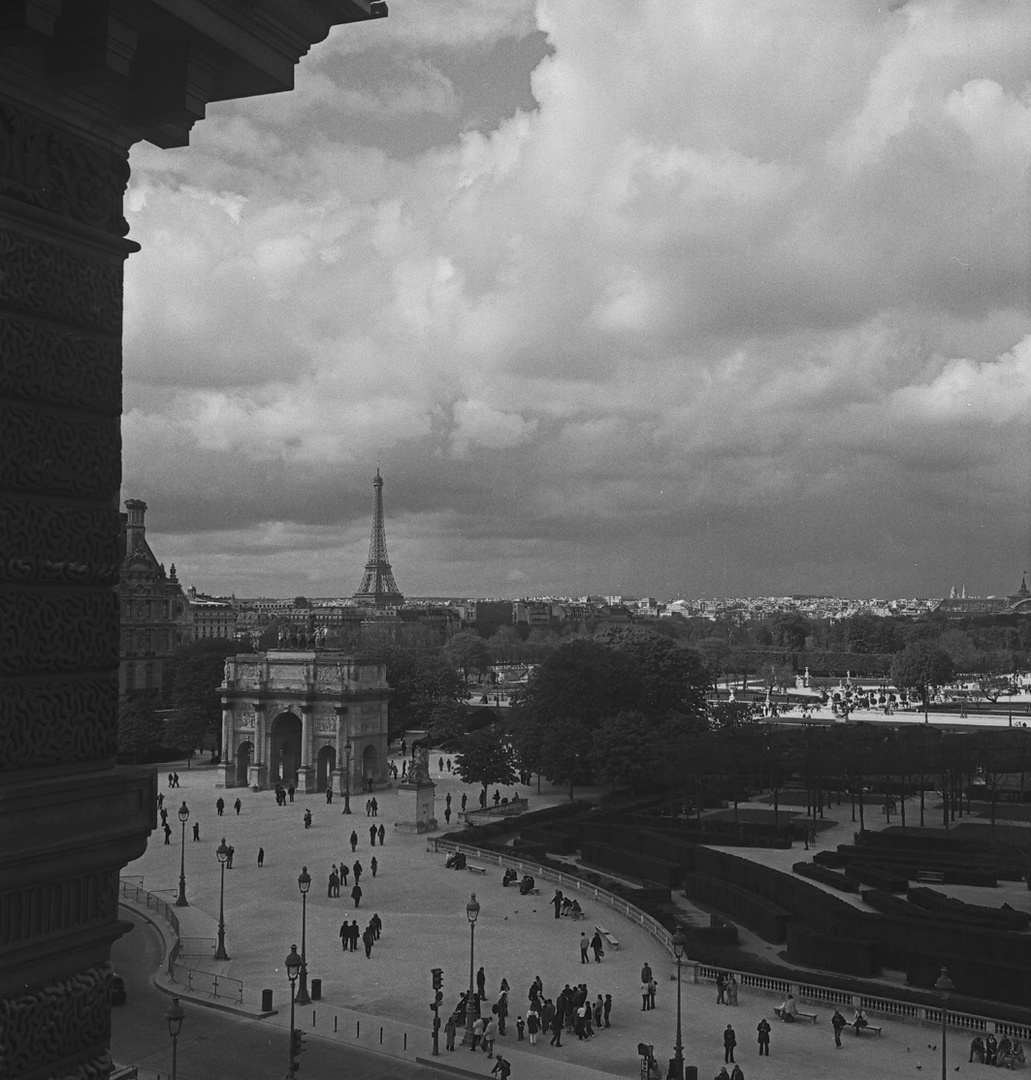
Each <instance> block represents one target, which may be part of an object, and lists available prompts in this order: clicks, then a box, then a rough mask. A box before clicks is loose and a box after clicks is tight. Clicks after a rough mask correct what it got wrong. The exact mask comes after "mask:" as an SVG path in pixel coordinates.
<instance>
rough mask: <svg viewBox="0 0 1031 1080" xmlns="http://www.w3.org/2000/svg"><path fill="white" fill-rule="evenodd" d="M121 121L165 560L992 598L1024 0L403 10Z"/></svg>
mask: <svg viewBox="0 0 1031 1080" xmlns="http://www.w3.org/2000/svg"><path fill="white" fill-rule="evenodd" d="M390 7H391V11H390V17H389V19H387V20H385V21H381V22H377V23H366V24H364V25H361V24H360V25H358V26H354V27H342V28H339V29H338V30H336V31H334V32H333V33H332V34H331V35H330V37H329V38H328V39H327V40H326V41H325V42H323V43H321V44H320V45H317V46H316V47H315V48H314V49H313V50H312V52H311V53H310V54H309V56H308V57H306V58H305V59H304V60H303V61H302V63H301V65H300V68H299V70H298V73H297V88H296V90H295V92H293V93H291V94H283V95H276V96H272V97H268V98H261V99H253V100H249V101H242V102H233V103H227V104H223V105H216V106H212V107H210V108H209V110H208V118H207V119H206V120H205V121H203V122H202V123H200V124H198V125H197V127H196V128H195V130H194V134H193V139H192V145H191V147H190V148H189V149H186V150H180V151H171V152H168V151H159V150H156V149H154V148H153V147H149V146H146V145H141V146H138V147H137V148H135V149H134V151H133V154H132V158H131V163H132V166H133V179H132V182H131V185H130V190H129V194H128V199H127V202H128V212H127V217H128V220H129V222H130V225H131V228H132V232H131V235H132V237H133V238H134V239H136V240H137V241H139V242H140V243H141V244H142V245H143V251H142V252H141V253H140V254H138V255H136V256H134V257H133V258H132V259H131V260H130V262H129V265H128V269H127V273H126V312H125V327H126V330H125V373H126V409H125V417H124V422H123V433H124V444H125V449H124V488H123V497H129V496H134V497H139V498H144V499H146V500H147V502H148V503H149V506H150V509H149V512H148V519H147V520H148V536H149V538H150V540H151V543H152V546H153V547H154V549H155V552H156V553H157V555H158V557H159V558H160V559H162V560H163V561H165V562H166V563H169V562H173V561H174V562H175V563H176V564H177V566H178V569H179V575H180V579H181V580H183V581H184V583H186V584H195V585H196V586H197V587H198V588H200V589H202V590H207V591H213V592H236V594H237V595H240V596H244V595H254V594H259V593H262V594H268V595H294V594H296V593H306V594H312V595H348V594H350V593H351V592H353V591H354V590H355V589H356V588H357V586H358V583H359V580H360V578H361V573H362V568H363V565H364V562H365V559H366V556H367V552H368V543H369V532H370V522H371V510H372V491H373V489H372V477H373V475H374V473H375V470H376V468H377V465H378V466H379V468H380V469H381V470H382V473H383V476H384V479H385V484H386V486H385V490H384V494H385V502H386V513H387V540H388V546H389V552H390V557H391V561H392V563H393V566H394V571H395V576H396V578H397V581H398V585H399V587H400V588H401V590H402V591H403V592H405V593H406V594H408V595H426V594H445V595H470V596H472V595H495V596H520V595H536V594H542V593H544V594H564V595H578V594H583V593H587V592H603V593H617V592H619V593H626V594H638V595H639V594H649V595H659V596H676V595H683V596H688V597H690V596H699V595H722V594H734V595H746V594H748V595H754V594H780V593H789V592H829V593H836V594H841V595H853V596H940V595H942V593H943V592H945V591H947V590H948V588H949V586H950V585H952V584H956V585H964V584H965V585H966V587H967V591H968V593H969V594H971V595H975V594H982V595H983V594H988V593H1006V592H1010V591H1012V590H1013V589H1014V588H1015V587H1016V585H1017V584H1019V580H1020V574H1021V571H1022V570H1024V569H1025V568H1028V569H1031V545H1029V521H1031V497H1029V492H1031V468H1029V465H1031V462H1029V457H1031V454H1029V446H1031V440H1029V437H1028V436H1029V433H1028V418H1029V415H1031V411H1029V406H1031V310H1029V285H1031V270H1029V234H1031V224H1029V217H1028V210H1029V199H1031V172H1029V163H1031V68H1029V67H1028V63H1027V57H1028V41H1029V30H1031V26H1029V16H1028V10H1027V5H1026V3H1025V0H909V2H908V3H906V2H905V0H894V2H876V0H834V2H833V3H828V2H827V0H777V2H776V3H771V2H770V0H677V2H669V0H537V2H533V0H392V2H391V5H390Z"/></svg>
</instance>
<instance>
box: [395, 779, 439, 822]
mask: <svg viewBox="0 0 1031 1080" xmlns="http://www.w3.org/2000/svg"><path fill="white" fill-rule="evenodd" d="M436 790H437V785H436V784H434V783H432V782H431V781H428V780H426V781H421V782H417V783H414V784H413V783H410V782H408V781H407V780H406V781H404V782H403V783H401V784H398V786H397V801H398V808H397V816H398V819H399V820H398V821H397V822H396V823H395V825H394V828H395V829H397V831H398V832H408V833H424V832H434V831H435V830H436V828H437V817H436V812H435V807H434V800H435V792H436Z"/></svg>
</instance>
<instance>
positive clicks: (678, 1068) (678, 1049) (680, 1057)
mask: <svg viewBox="0 0 1031 1080" xmlns="http://www.w3.org/2000/svg"><path fill="white" fill-rule="evenodd" d="M686 945H687V938H686V937H685V936H684V931H683V930H681V929H680V927H679V926H678V927H677V932H676V933H675V934H674V935H673V955H674V956H675V957H676V958H677V1041H676V1045H675V1046H674V1047H673V1080H684V1041H683V1038H682V1037H681V1029H680V962H681V960H683V958H684V948H685V947H686Z"/></svg>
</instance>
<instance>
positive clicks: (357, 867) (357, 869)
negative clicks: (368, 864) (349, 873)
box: [351, 859, 362, 885]
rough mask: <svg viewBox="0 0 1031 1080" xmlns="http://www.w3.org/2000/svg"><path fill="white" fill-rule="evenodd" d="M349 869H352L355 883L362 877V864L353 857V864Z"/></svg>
mask: <svg viewBox="0 0 1031 1080" xmlns="http://www.w3.org/2000/svg"><path fill="white" fill-rule="evenodd" d="M351 869H352V870H353V871H354V883H355V885H357V884H358V882H359V881H361V879H362V864H361V863H360V862H359V861H358V860H357V859H355V860H354V866H352V867H351Z"/></svg>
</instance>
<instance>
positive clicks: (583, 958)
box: [580, 930, 591, 964]
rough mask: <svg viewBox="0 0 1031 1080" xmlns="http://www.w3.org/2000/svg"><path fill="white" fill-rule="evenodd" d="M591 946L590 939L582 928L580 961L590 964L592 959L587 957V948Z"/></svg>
mask: <svg viewBox="0 0 1031 1080" xmlns="http://www.w3.org/2000/svg"><path fill="white" fill-rule="evenodd" d="M590 947H591V942H590V939H589V938H588V937H587V935H586V934H585V933H584V932H583V931H582V930H581V931H580V963H581V964H589V963H590V962H591V961H590V960H589V959H588V957H587V950H588V949H589V948H590Z"/></svg>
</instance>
